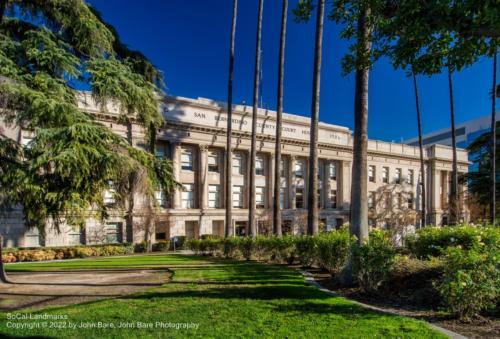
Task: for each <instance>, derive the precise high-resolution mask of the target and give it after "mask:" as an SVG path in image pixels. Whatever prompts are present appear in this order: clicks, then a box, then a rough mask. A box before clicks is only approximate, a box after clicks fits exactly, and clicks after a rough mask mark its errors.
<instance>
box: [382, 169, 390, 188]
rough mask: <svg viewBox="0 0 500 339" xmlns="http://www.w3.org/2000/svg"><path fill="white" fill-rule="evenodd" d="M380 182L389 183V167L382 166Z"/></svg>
mask: <svg viewBox="0 0 500 339" xmlns="http://www.w3.org/2000/svg"><path fill="white" fill-rule="evenodd" d="M382 182H383V183H384V184H388V183H389V167H382Z"/></svg>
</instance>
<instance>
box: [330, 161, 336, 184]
mask: <svg viewBox="0 0 500 339" xmlns="http://www.w3.org/2000/svg"><path fill="white" fill-rule="evenodd" d="M328 172H329V175H330V179H331V180H337V164H335V163H334V162H330V165H329V166H328Z"/></svg>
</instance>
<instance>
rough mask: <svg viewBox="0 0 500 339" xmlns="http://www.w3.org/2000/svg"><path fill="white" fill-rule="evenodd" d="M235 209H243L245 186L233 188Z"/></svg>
mask: <svg viewBox="0 0 500 339" xmlns="http://www.w3.org/2000/svg"><path fill="white" fill-rule="evenodd" d="M233 207H235V208H243V186H233Z"/></svg>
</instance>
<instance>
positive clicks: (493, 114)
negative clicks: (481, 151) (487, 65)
mask: <svg viewBox="0 0 500 339" xmlns="http://www.w3.org/2000/svg"><path fill="white" fill-rule="evenodd" d="M496 86H497V52H496V51H495V54H494V55H493V87H492V93H491V156H490V159H491V160H490V161H491V199H490V222H491V224H492V225H493V226H495V222H496V213H495V212H496V211H495V209H496V206H497V205H496V185H497V180H496V174H497V172H496V148H497V133H496V97H497V96H496Z"/></svg>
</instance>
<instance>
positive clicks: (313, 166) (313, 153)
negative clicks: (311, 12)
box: [307, 0, 325, 235]
mask: <svg viewBox="0 0 500 339" xmlns="http://www.w3.org/2000/svg"><path fill="white" fill-rule="evenodd" d="M324 12H325V1H324V0H319V1H318V11H317V17H316V38H315V43H314V68H313V86H312V107H311V139H310V152H309V185H308V194H307V195H308V197H307V233H308V234H310V235H313V234H317V233H318V119H319V95H320V79H321V50H322V47H323V20H324Z"/></svg>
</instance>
